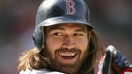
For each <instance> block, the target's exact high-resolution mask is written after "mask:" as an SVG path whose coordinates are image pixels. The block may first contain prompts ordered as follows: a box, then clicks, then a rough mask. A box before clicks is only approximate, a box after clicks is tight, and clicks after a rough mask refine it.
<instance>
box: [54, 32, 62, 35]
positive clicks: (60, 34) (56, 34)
mask: <svg viewBox="0 0 132 74" xmlns="http://www.w3.org/2000/svg"><path fill="white" fill-rule="evenodd" d="M54 35H56V36H63V34H62V33H59V32H57V33H54Z"/></svg>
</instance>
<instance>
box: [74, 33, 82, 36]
mask: <svg viewBox="0 0 132 74" xmlns="http://www.w3.org/2000/svg"><path fill="white" fill-rule="evenodd" d="M74 36H84V34H82V33H75V34H74Z"/></svg>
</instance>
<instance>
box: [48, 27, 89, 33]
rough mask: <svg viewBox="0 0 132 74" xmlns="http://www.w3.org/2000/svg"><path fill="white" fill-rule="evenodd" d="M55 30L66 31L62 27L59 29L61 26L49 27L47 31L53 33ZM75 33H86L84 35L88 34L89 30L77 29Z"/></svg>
mask: <svg viewBox="0 0 132 74" xmlns="http://www.w3.org/2000/svg"><path fill="white" fill-rule="evenodd" d="M53 30H61V31H65V29H64V28H62V27H59V26H51V27H47V31H49V32H50V31H53ZM75 32H84V33H87V29H85V28H83V27H82V28H79V29H76V30H75Z"/></svg>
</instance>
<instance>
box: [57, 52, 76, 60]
mask: <svg viewBox="0 0 132 74" xmlns="http://www.w3.org/2000/svg"><path fill="white" fill-rule="evenodd" d="M59 56H61V57H62V58H64V59H73V58H74V57H75V56H76V53H69V52H68V53H60V54H59Z"/></svg>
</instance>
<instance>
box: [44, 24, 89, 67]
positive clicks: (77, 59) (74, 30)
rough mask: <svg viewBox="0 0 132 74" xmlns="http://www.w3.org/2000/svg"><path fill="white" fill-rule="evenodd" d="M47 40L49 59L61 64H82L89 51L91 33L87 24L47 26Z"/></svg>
mask: <svg viewBox="0 0 132 74" xmlns="http://www.w3.org/2000/svg"><path fill="white" fill-rule="evenodd" d="M45 40H46V49H48V51H49V55H50V57H49V58H50V59H49V60H51V61H52V62H54V63H56V64H58V65H59V64H61V66H75V65H77V64H80V63H81V62H82V61H83V59H84V57H85V56H86V54H87V53H88V52H87V48H88V42H89V35H88V30H87V27H86V26H85V25H79V24H61V25H56V26H50V27H46V39H45Z"/></svg>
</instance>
